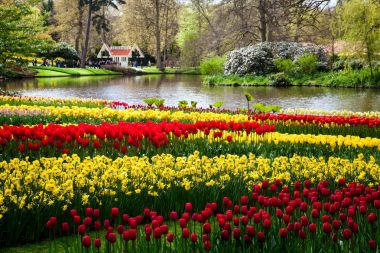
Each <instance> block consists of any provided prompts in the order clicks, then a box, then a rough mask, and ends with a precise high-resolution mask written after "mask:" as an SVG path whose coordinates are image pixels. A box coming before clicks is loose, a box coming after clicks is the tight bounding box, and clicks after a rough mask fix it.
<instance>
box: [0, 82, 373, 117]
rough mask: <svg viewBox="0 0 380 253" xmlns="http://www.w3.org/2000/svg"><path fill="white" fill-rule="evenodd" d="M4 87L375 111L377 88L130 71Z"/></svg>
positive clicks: (128, 98) (127, 98) (134, 99)
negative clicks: (226, 81) (227, 82)
mask: <svg viewBox="0 0 380 253" xmlns="http://www.w3.org/2000/svg"><path fill="white" fill-rule="evenodd" d="M0 87H2V88H3V89H6V90H17V91H20V92H21V93H22V94H23V95H27V96H42V97H58V98H69V97H81V98H90V97H91V98H100V99H109V100H118V101H124V102H128V103H129V104H143V99H144V98H147V97H160V98H164V99H165V105H170V106H175V105H177V104H178V101H180V100H188V101H191V100H194V101H197V102H198V107H208V106H209V105H210V104H213V103H215V102H216V101H224V102H225V104H224V105H223V107H224V108H230V109H236V108H239V107H246V100H245V97H244V93H245V92H249V93H251V94H252V95H253V96H254V98H255V101H254V102H255V103H258V102H260V103H264V104H276V105H280V106H282V107H283V108H310V109H323V110H351V111H376V110H377V111H379V110H380V89H353V88H320V87H290V88H275V87H267V86H260V87H230V86H223V87H208V86H204V85H202V83H201V77H200V76H193V75H146V76H135V77H115V76H98V77H59V78H36V79H22V80H12V81H6V82H2V83H0Z"/></svg>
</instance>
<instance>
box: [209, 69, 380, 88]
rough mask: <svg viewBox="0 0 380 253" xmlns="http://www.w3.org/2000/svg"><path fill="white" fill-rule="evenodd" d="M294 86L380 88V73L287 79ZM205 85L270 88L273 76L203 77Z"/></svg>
mask: <svg viewBox="0 0 380 253" xmlns="http://www.w3.org/2000/svg"><path fill="white" fill-rule="evenodd" d="M287 78H288V79H289V81H290V82H291V84H292V86H322V87H346V88H380V71H379V70H376V71H375V72H374V76H373V77H372V78H371V75H370V71H369V70H368V69H362V70H342V71H337V72H319V73H316V74H313V75H297V76H289V77H287ZM202 79H203V81H202V82H203V84H204V85H210V86H213V85H215V86H269V85H271V82H272V76H271V75H265V76H254V75H245V76H238V75H229V76H226V75H214V76H203V78H202Z"/></svg>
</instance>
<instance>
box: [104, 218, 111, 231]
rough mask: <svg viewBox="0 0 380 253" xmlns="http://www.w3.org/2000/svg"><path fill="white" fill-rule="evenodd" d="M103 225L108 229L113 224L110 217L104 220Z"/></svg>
mask: <svg viewBox="0 0 380 253" xmlns="http://www.w3.org/2000/svg"><path fill="white" fill-rule="evenodd" d="M103 226H104V228H105V229H107V228H108V227H109V226H111V222H110V221H109V220H108V219H106V220H104V224H103Z"/></svg>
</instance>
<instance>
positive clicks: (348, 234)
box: [342, 228, 351, 240]
mask: <svg viewBox="0 0 380 253" xmlns="http://www.w3.org/2000/svg"><path fill="white" fill-rule="evenodd" d="M342 234H343V238H344V239H346V240H350V238H351V230H350V229H348V228H346V229H344V230H343V233H342Z"/></svg>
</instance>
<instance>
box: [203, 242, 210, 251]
mask: <svg viewBox="0 0 380 253" xmlns="http://www.w3.org/2000/svg"><path fill="white" fill-rule="evenodd" d="M203 248H204V249H205V251H210V250H211V242H210V241H205V242H204V243H203Z"/></svg>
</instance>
